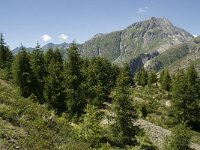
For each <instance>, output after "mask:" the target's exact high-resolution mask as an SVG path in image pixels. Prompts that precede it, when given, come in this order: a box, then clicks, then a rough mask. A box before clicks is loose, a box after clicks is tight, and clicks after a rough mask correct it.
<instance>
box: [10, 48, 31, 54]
mask: <svg viewBox="0 0 200 150" xmlns="http://www.w3.org/2000/svg"><path fill="white" fill-rule="evenodd" d="M22 47H23V46H20V47H16V48H15V49H13V50H12V53H13V54H16V53H18V52H19V51H20V50H21V49H22ZM25 48H26V47H25ZM26 49H27V51H29V52H30V51H32V50H33V48H32V47H29V48H26Z"/></svg>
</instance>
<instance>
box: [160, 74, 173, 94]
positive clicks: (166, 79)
mask: <svg viewBox="0 0 200 150" xmlns="http://www.w3.org/2000/svg"><path fill="white" fill-rule="evenodd" d="M160 80H161V81H160V82H161V88H162V89H163V90H166V91H170V90H171V76H170V74H169V72H168V71H167V70H165V71H164V74H163V77H161V79H160Z"/></svg>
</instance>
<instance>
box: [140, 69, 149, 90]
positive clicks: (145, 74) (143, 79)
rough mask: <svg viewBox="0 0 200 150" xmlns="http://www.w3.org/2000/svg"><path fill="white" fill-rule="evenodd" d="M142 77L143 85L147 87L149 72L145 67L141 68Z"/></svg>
mask: <svg viewBox="0 0 200 150" xmlns="http://www.w3.org/2000/svg"><path fill="white" fill-rule="evenodd" d="M140 79H141V81H140V83H141V85H142V86H143V87H145V86H146V85H147V82H148V73H147V71H146V70H145V69H144V68H142V69H141V77H140Z"/></svg>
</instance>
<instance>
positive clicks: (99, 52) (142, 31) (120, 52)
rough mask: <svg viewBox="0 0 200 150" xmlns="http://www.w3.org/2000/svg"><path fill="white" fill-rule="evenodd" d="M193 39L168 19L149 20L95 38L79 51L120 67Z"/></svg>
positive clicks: (81, 46)
mask: <svg viewBox="0 0 200 150" xmlns="http://www.w3.org/2000/svg"><path fill="white" fill-rule="evenodd" d="M192 38H193V36H192V35H191V34H190V33H188V32H186V31H185V30H183V29H180V28H178V27H175V26H173V25H172V23H171V22H170V21H169V20H168V19H165V18H154V17H152V18H150V19H149V20H146V21H141V22H137V23H134V24H132V25H130V26H128V27H127V28H125V29H124V30H121V31H116V32H111V33H108V34H97V35H96V36H94V37H93V38H92V39H90V40H89V41H87V42H85V43H84V44H82V45H80V47H79V48H80V49H81V52H82V54H83V55H85V56H87V57H93V56H103V57H106V58H107V59H109V60H110V61H112V62H115V63H117V64H122V63H124V62H126V63H129V62H131V61H132V60H133V59H135V57H137V56H139V55H140V54H144V53H152V52H156V53H159V54H160V53H162V52H164V51H165V50H167V49H169V48H171V47H173V46H175V45H178V44H181V43H185V42H186V41H189V40H190V39H192Z"/></svg>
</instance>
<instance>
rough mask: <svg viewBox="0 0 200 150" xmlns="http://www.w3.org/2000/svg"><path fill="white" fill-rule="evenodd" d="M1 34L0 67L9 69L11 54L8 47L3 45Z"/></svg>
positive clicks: (1, 35) (0, 35)
mask: <svg viewBox="0 0 200 150" xmlns="http://www.w3.org/2000/svg"><path fill="white" fill-rule="evenodd" d="M5 44H6V43H5V41H4V38H3V34H2V33H0V68H1V69H4V68H6V69H7V70H8V71H10V68H11V64H12V60H13V55H12V52H11V51H10V50H9V48H8V47H7V46H6V45H5Z"/></svg>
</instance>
